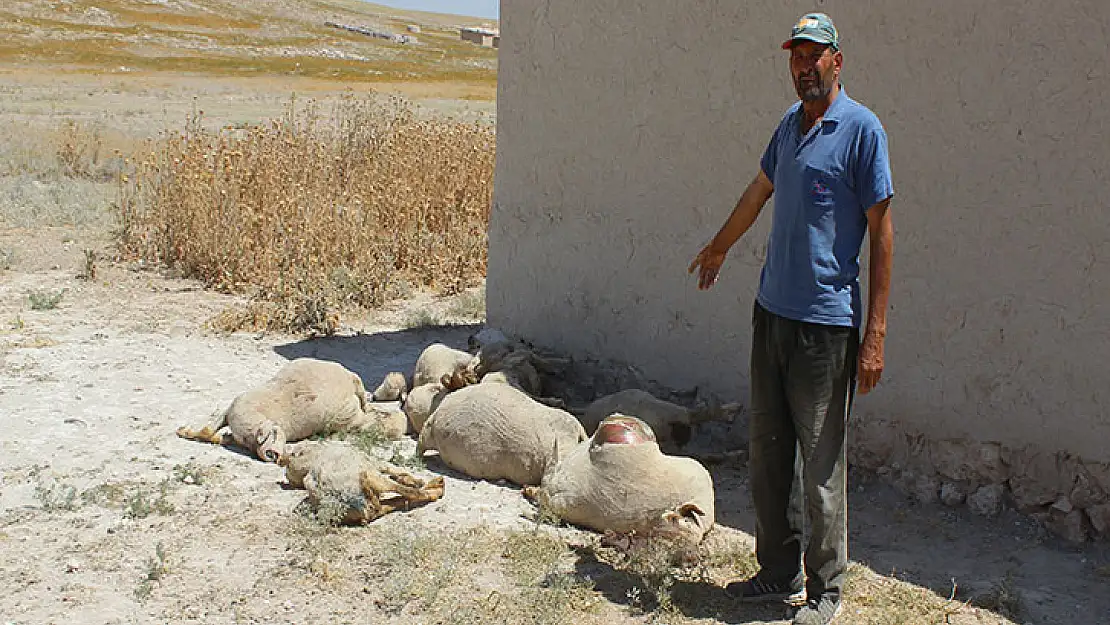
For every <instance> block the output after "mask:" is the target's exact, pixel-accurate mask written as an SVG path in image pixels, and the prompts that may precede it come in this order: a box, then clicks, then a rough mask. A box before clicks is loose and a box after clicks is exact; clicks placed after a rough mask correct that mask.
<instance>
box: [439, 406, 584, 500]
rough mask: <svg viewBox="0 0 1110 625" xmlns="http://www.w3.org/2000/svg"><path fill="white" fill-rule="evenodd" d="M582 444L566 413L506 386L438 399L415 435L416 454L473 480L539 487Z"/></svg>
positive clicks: (578, 427) (577, 427)
mask: <svg viewBox="0 0 1110 625" xmlns="http://www.w3.org/2000/svg"><path fill="white" fill-rule="evenodd" d="M584 440H586V432H585V430H583V429H582V425H581V424H580V423H578V420H577V419H575V418H574V416H573V415H571V414H570V413H569V412H566V411H563V410H559V409H557V408H551V407H549V406H545V405H543V404H541V403H539V402H537V401H535V400H534V399H532V398H531V397H529V396H528V395H527V394H526V393H524V392H523V391H521V390H520V389H517V388H515V387H513V386H510V385H507V384H476V385H473V386H468V387H466V388H463V389H461V390H458V391H455V392H453V393H450V394H448V395H447V396H446V397H444V398H443V400H442V401H441V402H440V404H439V407H438V408H437V409H436V410H435V412H433V413H432V416H431V418H430V419H428V421H427V422H426V423H425V424H424V428H423V430H422V431H421V432H420V441H419V444H418V446H417V453H418V454H420V455H423V453H424V452H426V451H429V450H435V451H438V452H439V456H440V459H441V460H442V461H443V462H444V463H445V464H446V465H447V466H449V467H451V468H452V469H455V470H456V471H460V472H462V473H465V474H466V475H469V476H471V477H474V478H478V479H486V480H497V479H507V480H509V481H511V482H514V483H516V484H520V485H525V484H539V482H540V479H541V478H542V477H543V474H544V472H545V471H546V470H547V469H548V468H550V467H551V466H553V465H554V464H555V463H556V462H557V461H558V459H559V458H560V457H561V455H562V454H563V453H566V452H567V451H569V450H570V449H572V448H574V446H575V445H577V444H578V443H579V442H581V441H584Z"/></svg>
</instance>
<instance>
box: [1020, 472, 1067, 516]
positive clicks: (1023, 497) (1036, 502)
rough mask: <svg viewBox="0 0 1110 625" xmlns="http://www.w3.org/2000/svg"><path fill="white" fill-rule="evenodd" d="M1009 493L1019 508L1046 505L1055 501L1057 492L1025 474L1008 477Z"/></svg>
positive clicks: (1024, 508)
mask: <svg viewBox="0 0 1110 625" xmlns="http://www.w3.org/2000/svg"><path fill="white" fill-rule="evenodd" d="M1010 493H1011V494H1012V495H1013V497H1014V503H1015V504H1016V505H1017V507H1018V509H1019V510H1028V509H1033V508H1037V507H1039V506H1047V505H1050V504H1052V503H1053V502H1055V501H1056V499H1057V497H1058V496H1059V493H1057V492H1056V491H1054V490H1053V489H1051V488H1050V487H1048V486H1047V485H1045V484H1042V483H1040V482H1038V481H1037V480H1036V479H1035V478H1033V477H1030V476H1025V475H1019V476H1014V477H1012V478H1010Z"/></svg>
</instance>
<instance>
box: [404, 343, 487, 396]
mask: <svg viewBox="0 0 1110 625" xmlns="http://www.w3.org/2000/svg"><path fill="white" fill-rule="evenodd" d="M473 358H474V357H473V356H471V355H470V354H468V353H466V352H464V351H462V350H458V349H454V348H451V347H448V346H446V345H444V344H442V343H432V344H431V345H429V346H428V347H426V348H424V351H423V352H421V353H420V357H419V358H417V359H416V367H415V369H414V370H413V373H412V388H414V389H415V388H417V387H419V386H424V385H425V384H434V383H436V382H440V381H442V380H443V378H444V376H449V377H450V376H458V375H459V374H461V373H462V372H463V371H465V370H466V368H467V366H468V365H469V364H470V361H471V360H472V359H473Z"/></svg>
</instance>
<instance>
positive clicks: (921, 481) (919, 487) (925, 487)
mask: <svg viewBox="0 0 1110 625" xmlns="http://www.w3.org/2000/svg"><path fill="white" fill-rule="evenodd" d="M939 490H940V484H939V483H938V482H937V481H936V480H935V479H933V478H931V477H925V476H924V475H922V476H919V477H918V478H917V479H916V480H914V482H913V496H914V497H915V498H917V500H918V501H920V502H921V503H923V504H931V503H936V502H937V492H938V491H939Z"/></svg>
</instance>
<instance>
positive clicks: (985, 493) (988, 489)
mask: <svg viewBox="0 0 1110 625" xmlns="http://www.w3.org/2000/svg"><path fill="white" fill-rule="evenodd" d="M1005 494H1006V487H1005V486H1003V485H1002V484H989V485H987V486H983V487H981V488H980V489H979V490H977V491H975V492H974V493H972V494H970V495H968V497H967V507H968V509H970V510H971V512H972V513H974V514H977V515H979V516H985V517H993V516H998V513H1000V512H1002V499H1003V497H1004V496H1005Z"/></svg>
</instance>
